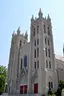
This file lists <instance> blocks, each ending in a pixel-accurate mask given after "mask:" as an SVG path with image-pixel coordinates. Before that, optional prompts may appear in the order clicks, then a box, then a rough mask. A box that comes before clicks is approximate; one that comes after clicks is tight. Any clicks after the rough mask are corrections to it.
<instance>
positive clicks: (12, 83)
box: [8, 27, 28, 93]
mask: <svg viewBox="0 0 64 96" xmlns="http://www.w3.org/2000/svg"><path fill="white" fill-rule="evenodd" d="M27 39H28V38H27V32H26V34H25V36H24V35H23V34H20V27H19V28H18V29H17V34H16V33H15V32H14V33H13V34H12V40H11V48H10V56H9V64H8V92H9V93H15V92H16V90H17V82H18V69H19V55H20V48H22V47H23V45H24V44H26V43H27Z"/></svg>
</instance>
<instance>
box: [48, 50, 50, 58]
mask: <svg viewBox="0 0 64 96" xmlns="http://www.w3.org/2000/svg"><path fill="white" fill-rule="evenodd" d="M48 56H49V57H50V49H48Z"/></svg>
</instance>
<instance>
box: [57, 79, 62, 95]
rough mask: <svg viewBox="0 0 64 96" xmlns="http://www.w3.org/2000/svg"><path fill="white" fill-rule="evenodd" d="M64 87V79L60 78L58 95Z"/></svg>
mask: <svg viewBox="0 0 64 96" xmlns="http://www.w3.org/2000/svg"><path fill="white" fill-rule="evenodd" d="M63 88H64V80H60V82H59V86H58V89H57V92H56V96H61V92H62V89H63Z"/></svg>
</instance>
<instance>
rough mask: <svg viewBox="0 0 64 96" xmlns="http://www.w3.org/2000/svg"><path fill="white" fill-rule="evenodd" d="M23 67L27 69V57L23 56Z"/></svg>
mask: <svg viewBox="0 0 64 96" xmlns="http://www.w3.org/2000/svg"><path fill="white" fill-rule="evenodd" d="M24 67H27V55H25V56H24Z"/></svg>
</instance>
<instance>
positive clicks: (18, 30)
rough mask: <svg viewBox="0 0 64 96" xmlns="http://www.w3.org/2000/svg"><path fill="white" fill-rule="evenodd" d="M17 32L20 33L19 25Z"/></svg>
mask: <svg viewBox="0 0 64 96" xmlns="http://www.w3.org/2000/svg"><path fill="white" fill-rule="evenodd" d="M17 34H18V35H19V34H20V27H18V29H17Z"/></svg>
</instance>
